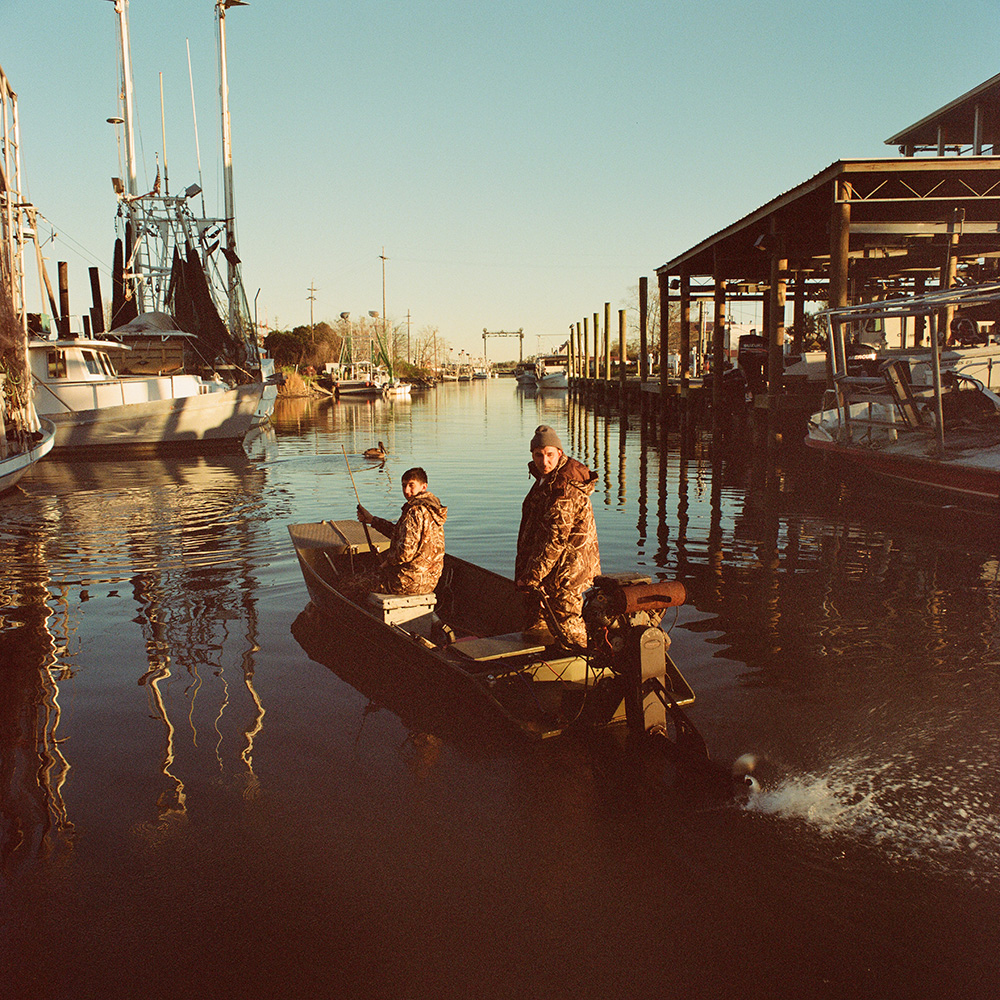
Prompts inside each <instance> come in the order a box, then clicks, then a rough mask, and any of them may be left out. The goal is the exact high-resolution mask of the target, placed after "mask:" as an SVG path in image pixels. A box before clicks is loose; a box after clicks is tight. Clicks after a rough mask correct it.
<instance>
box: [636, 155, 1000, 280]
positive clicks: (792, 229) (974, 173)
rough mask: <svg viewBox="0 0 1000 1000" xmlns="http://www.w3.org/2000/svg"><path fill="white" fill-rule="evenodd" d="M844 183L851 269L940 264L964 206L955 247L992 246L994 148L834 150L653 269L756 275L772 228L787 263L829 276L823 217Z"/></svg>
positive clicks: (968, 252) (996, 234) (996, 236)
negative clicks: (846, 154) (876, 155)
mask: <svg viewBox="0 0 1000 1000" xmlns="http://www.w3.org/2000/svg"><path fill="white" fill-rule="evenodd" d="M846 184H849V185H850V188H849V201H850V214H851V229H850V256H851V267H852V273H857V275H858V276H861V275H862V274H865V275H867V276H871V277H887V278H888V277H895V276H898V275H899V274H902V273H907V272H909V273H914V272H919V271H923V272H926V273H932V272H933V271H935V270H937V269H939V268H940V267H941V264H942V262H943V259H944V250H943V249H942V246H943V244H944V242H946V240H947V237H948V233H949V227H950V226H952V225H953V224H954V223H953V219H954V210H955V209H956V208H961V209H963V210H964V221H963V222H962V223H961V225H960V250H959V254H960V256H964V257H965V258H967V259H972V258H977V259H978V258H979V257H985V256H997V255H1000V157H992V156H991V157H986V156H977V157H925V158H912V157H907V158H891V159H889V158H886V159H866V160H837V161H835V162H834V163H832V164H830V165H829V166H828V167H826V168H825V169H823V170H821V171H820V172H819V173H816V174H814V175H813V176H812V177H810V178H809V179H808V180H805V181H803V182H802V183H801V184H798V185H796V186H795V187H793V188H791V189H789V190H788V191H786V192H784V193H783V194H780V195H778V196H777V197H776V198H773V199H772V200H771V201H769V202H767V203H765V204H764V205H761V206H760V207H759V208H757V209H755V210H754V211H752V212H750V213H749V214H748V215H745V216H744V217H743V218H741V219H739V220H737V221H736V222H734V223H732V224H731V225H729V226H727V227H726V228H725V229H722V230H720V231H719V232H717V233H715V234H714V235H712V236H709V237H708V238H707V239H705V240H702V241H701V242H700V243H698V244H696V245H695V246H693V247H691V248H690V249H688V250H686V251H684V252H683V253H681V254H679V255H678V256H676V257H674V258H673V259H671V260H669V261H667V262H666V263H665V264H663V265H661V266H660V267H658V268H657V269H656V270H657V273H658V274H662V273H664V272H665V273H667V274H680V273H687V274H688V275H690V276H692V277H699V276H703V277H710V276H713V275H717V276H719V277H721V278H725V279H726V280H729V281H746V282H761V281H766V280H767V279H768V276H769V273H770V254H768V253H762V252H761V249H760V238H761V237H762V236H765V238H766V234H768V233H770V232H771V231H772V229H773V231H774V232H775V233H777V234H778V235H780V237H781V238H782V240H783V255H784V256H787V258H788V260H789V267H790V268H798V269H800V270H802V271H804V272H812V277H814V278H820V279H822V278H824V277H827V276H828V272H829V262H830V219H831V213H832V211H833V208H834V205H835V203H836V199H837V198H838V192H840V191H841V190H842V189H843V185H846Z"/></svg>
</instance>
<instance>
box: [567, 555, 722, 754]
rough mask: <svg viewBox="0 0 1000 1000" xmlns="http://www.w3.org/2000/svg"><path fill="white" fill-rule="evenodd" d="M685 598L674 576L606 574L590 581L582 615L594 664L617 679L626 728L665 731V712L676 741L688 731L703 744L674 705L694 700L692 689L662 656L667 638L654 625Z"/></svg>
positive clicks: (642, 731) (678, 707)
mask: <svg viewBox="0 0 1000 1000" xmlns="http://www.w3.org/2000/svg"><path fill="white" fill-rule="evenodd" d="M686 596H687V595H686V593H685V590H684V584H682V583H680V582H679V581H677V580H665V581H662V582H660V583H653V582H652V581H651V580H650V578H649V577H648V576H641V575H637V574H630V573H616V574H608V575H605V576H599V577H597V578H596V579H595V580H594V590H592V591H591V593H590V596H589V598H588V600H587V603H586V605H585V607H584V618H585V619H586V620H587V632H588V634H589V635H590V638H591V645H592V647H593V649H594V657H595V663H596V664H597V665H600V666H604V667H610V668H611V669H612V670H613V671H614V672H615V673H616V674H618V675H619V676H620V677H621V678H622V681H623V684H624V700H625V718H626V720H627V722H628V725H629V728H630V729H631V730H632V732H635V733H646V732H650V731H656V730H666V727H667V716H668V714H669V715H670V721H671V722H672V723H673V725H674V728H675V730H677V738H678V742H680V740H681V739H682V737H686V735H687V733H688V731H691V732H693V733H694V735H695V737H696V740H697V741H700V743H701V747H704V741H702V740H701V737H700V736H699V735H698V734H697V732H696V731H695V730H694V727H693V726H691V724H690V722H688V720H687V717H686V716H685V715H684V713H683V712H682V711H681V709H680V705H681V704H690V703H691V702H693V701H694V692H693V691H692V690H691V687H690V685H689V684H688V683H687V681H686V680H684V678H683V677H682V676H681V673H680V671H679V670H678V669H677V667H676V666H675V665H674V663H673V661H672V660H671V659H670V657H669V655H668V654H667V650H668V649H669V648H670V637H669V636H668V635H667V633H666V632H664V631H663V630H662V629H661V628H660V627H659V623H660V620H661V619H662V618H663V615H664V612H665V611H666V610H667V609H668V608H671V607H679V606H680V605H681V604H683V603H684V600H685V598H686ZM682 731H683V732H682ZM701 747H699V751H700V749H701ZM706 753H707V750H706Z"/></svg>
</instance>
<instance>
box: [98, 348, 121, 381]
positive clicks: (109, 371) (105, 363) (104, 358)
mask: <svg viewBox="0 0 1000 1000" xmlns="http://www.w3.org/2000/svg"><path fill="white" fill-rule="evenodd" d="M97 359H98V361H100V362H101V368H103V369H104V374H105V375H107V376H109V377H110V378H117V377H118V372H116V371H115V366H114V363H113V362H112V360H111V358H109V357H108V355H107V354H105V353H104V352H103V351H101V352H100V353H99V354H98V355H97Z"/></svg>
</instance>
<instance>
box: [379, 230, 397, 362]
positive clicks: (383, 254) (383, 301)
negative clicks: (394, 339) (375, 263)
mask: <svg viewBox="0 0 1000 1000" xmlns="http://www.w3.org/2000/svg"><path fill="white" fill-rule="evenodd" d="M379 256H380V257H381V258H382V347H383V348H384V349H385V350H389V347H388V343H387V339H388V334H387V333H386V329H385V319H386V316H385V262H386V259H387V258H386V256H385V247H382V253H381V254H379ZM395 353H396V352H395V351H392V350H389V356H390V357H392V355H393V354H395Z"/></svg>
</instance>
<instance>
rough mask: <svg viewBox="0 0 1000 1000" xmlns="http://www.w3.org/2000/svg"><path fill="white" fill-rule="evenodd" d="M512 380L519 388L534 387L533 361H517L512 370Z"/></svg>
mask: <svg viewBox="0 0 1000 1000" xmlns="http://www.w3.org/2000/svg"><path fill="white" fill-rule="evenodd" d="M514 379H515V381H516V382H517V384H518V385H520V386H531V388H534V387H535V363H534V361H519V362H518V364H517V367H516V368H515V369H514Z"/></svg>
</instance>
